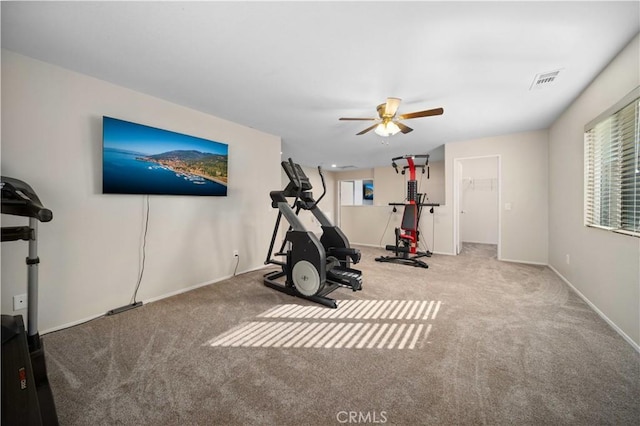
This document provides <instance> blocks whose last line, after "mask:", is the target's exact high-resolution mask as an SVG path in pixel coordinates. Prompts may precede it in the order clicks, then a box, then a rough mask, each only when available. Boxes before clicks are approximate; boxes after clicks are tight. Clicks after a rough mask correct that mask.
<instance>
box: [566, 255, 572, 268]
mask: <svg viewBox="0 0 640 426" xmlns="http://www.w3.org/2000/svg"><path fill="white" fill-rule="evenodd" d="M565 261H566V262H567V265H569V264H570V263H571V258H570V257H569V255H568V254H567V257H566V258H565Z"/></svg>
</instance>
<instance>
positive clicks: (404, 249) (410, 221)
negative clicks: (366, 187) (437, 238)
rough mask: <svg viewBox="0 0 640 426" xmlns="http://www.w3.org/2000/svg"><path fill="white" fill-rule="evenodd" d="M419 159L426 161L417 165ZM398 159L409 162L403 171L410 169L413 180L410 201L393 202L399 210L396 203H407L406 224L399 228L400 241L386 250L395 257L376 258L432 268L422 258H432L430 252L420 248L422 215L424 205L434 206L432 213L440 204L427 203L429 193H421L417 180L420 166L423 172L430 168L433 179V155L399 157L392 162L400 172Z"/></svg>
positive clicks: (392, 204) (397, 232)
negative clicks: (431, 166)
mask: <svg viewBox="0 0 640 426" xmlns="http://www.w3.org/2000/svg"><path fill="white" fill-rule="evenodd" d="M416 159H418V160H424V163H423V164H419V165H416V161H415V160H416ZM396 161H406V163H407V165H406V166H403V167H402V174H403V175H404V174H405V172H406V171H407V169H408V170H409V180H408V181H407V202H406V203H389V205H390V206H394V207H393V211H396V210H395V209H396V207H395V206H404V212H403V214H402V223H401V224H400V227H399V228H396V230H395V233H396V241H395V245H387V246H386V247H385V249H386V250H389V251H392V252H393V253H394V256H380V257H376V261H378V262H393V263H401V264H403V265H411V266H417V267H421V268H428V267H429V265H427V263H426V262H424V261H422V260H420V258H421V257H431V252H430V251H428V250H427V251H418V242H419V241H420V228H419V226H420V215H421V214H422V208H423V207H431V209H430V212H431V213H433V208H434V207H436V206H439V205H440V204H437V203H424V202H423V201H424V198H425V194H420V193H418V181H417V180H416V168H419V169H422V173H425V169H426V171H427V179H428V178H429V155H428V154H424V155H404V156H401V157H395V158H393V159H392V160H391V165H392V166H393V168H394V169H395V171H396V173H398V164H397V163H396Z"/></svg>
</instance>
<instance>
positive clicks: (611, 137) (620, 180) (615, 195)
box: [584, 90, 640, 236]
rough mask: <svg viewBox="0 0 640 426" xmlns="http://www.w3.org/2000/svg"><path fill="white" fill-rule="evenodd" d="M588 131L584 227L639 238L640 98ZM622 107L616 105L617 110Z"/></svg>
mask: <svg viewBox="0 0 640 426" xmlns="http://www.w3.org/2000/svg"><path fill="white" fill-rule="evenodd" d="M637 93H638V90H635V91H634V92H632V94H633V99H632V100H631V101H629V99H628V97H626V98H625V99H624V100H623V101H624V102H623V105H621V107H620V108H615V109H614V112H612V113H610V112H607V113H606V114H605V116H604V117H602V116H601V117H599V118H598V119H597V120H595V122H592V123H590V124H589V125H588V126H587V128H586V131H585V201H584V211H585V225H587V226H597V227H601V228H605V229H609V230H613V231H620V232H625V233H631V234H633V235H637V236H640V98H639V97H638V94H637ZM618 106H620V105H616V107H618Z"/></svg>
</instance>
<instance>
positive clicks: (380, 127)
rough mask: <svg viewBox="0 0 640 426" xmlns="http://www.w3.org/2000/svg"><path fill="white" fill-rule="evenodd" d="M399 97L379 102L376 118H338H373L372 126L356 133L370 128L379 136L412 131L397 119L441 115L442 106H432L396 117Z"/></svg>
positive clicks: (350, 119)
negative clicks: (374, 122) (382, 102)
mask: <svg viewBox="0 0 640 426" xmlns="http://www.w3.org/2000/svg"><path fill="white" fill-rule="evenodd" d="M400 101H401V99H399V98H387V102H386V103H384V104H380V105H378V106H377V108H376V109H377V110H378V118H344V117H342V118H340V119H339V120H343V121H357V120H363V121H369V120H375V121H376V124H374V125H373V126H370V127H367V128H366V129H364V130H363V131H361V132H360V133H357V135H364V134H365V133H367V132H368V131H370V130H373V129H374V128H375V129H376V130H375V132H376V133H377V134H378V135H380V136H391V135H395V134H396V133H398V132H402V133H409V132H411V131H413V129H412V128H411V127H408V126H406V125H405V124H403V123H401V122H400V121H399V120H409V119H410V118H420V117H429V116H432V115H442V114H443V113H444V109H442V108H434V109H427V110H424V111H416V112H410V113H407V114H401V115H399V116H398V117H396V112H397V111H398V107H399V106H400Z"/></svg>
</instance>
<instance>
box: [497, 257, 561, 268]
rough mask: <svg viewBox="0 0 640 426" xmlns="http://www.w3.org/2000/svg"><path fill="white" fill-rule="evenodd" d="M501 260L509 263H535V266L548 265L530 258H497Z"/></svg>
mask: <svg viewBox="0 0 640 426" xmlns="http://www.w3.org/2000/svg"><path fill="white" fill-rule="evenodd" d="M498 260H500V261H502V262H511V263H524V264H526V265H537V266H549V265H548V264H547V263H546V262H532V261H530V260H517V259H505V258H502V259H498Z"/></svg>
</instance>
